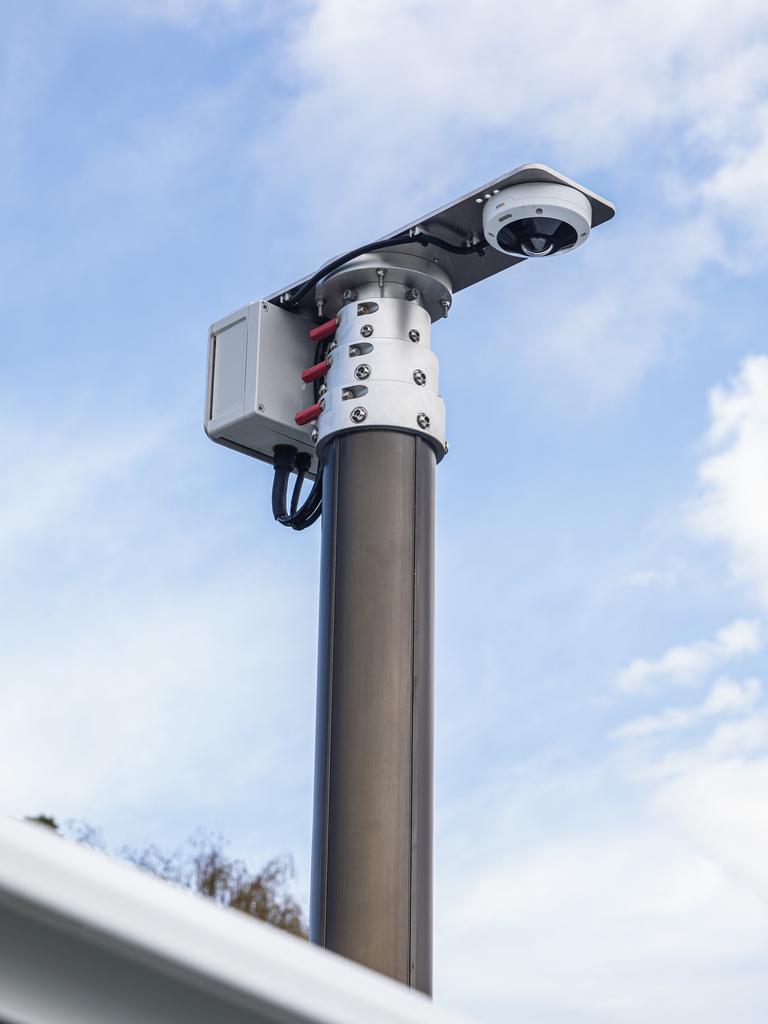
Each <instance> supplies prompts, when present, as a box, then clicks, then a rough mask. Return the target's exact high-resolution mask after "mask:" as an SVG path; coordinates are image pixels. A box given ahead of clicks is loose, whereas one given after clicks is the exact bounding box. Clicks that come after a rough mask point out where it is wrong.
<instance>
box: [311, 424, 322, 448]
mask: <svg viewBox="0 0 768 1024" xmlns="http://www.w3.org/2000/svg"><path fill="white" fill-rule="evenodd" d="M310 437H311V438H312V444H316V443H317V439H318V437H320V431H319V430H318V429H317V427H312V433H311V434H310Z"/></svg>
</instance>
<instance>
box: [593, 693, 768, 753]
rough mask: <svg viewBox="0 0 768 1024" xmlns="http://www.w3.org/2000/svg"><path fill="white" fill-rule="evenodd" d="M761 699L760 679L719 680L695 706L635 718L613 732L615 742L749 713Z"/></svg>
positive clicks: (667, 709)
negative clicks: (741, 681) (706, 720)
mask: <svg viewBox="0 0 768 1024" xmlns="http://www.w3.org/2000/svg"><path fill="white" fill-rule="evenodd" d="M761 696H762V685H761V683H760V680H759V679H755V678H751V679H747V680H745V682H743V683H738V682H735V681H734V680H732V679H727V678H723V679H718V680H717V682H716V683H715V685H714V686H713V687H712V689H711V690H710V692H709V694H708V695H707V697H706V699H705V700H704V701H702V703H701V704H698V705H696V706H694V707H687V708H683V707H676V708H665V709H664V710H663V711H661V712H659V713H658V714H655V715H644V716H643V717H642V718H636V719H634V720H633V721H631V722H627V724H626V725H623V726H621V727H620V728H619V729H617V730H616V731H615V732H614V734H613V735H614V737H615V738H616V739H639V738H643V737H646V736H653V735H656V734H658V733H668V732H675V731H677V730H680V729H686V728H688V727H689V726H691V725H694V724H695V723H696V722H699V721H701V720H702V719H704V718H711V717H713V716H715V715H724V714H725V715H738V714H743V713H744V712H745V711H750V710H751V709H752V708H753V707H754V706H755V705H756V704H757V703H758V702H759V700H760V698H761Z"/></svg>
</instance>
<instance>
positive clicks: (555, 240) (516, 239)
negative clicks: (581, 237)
mask: <svg viewBox="0 0 768 1024" xmlns="http://www.w3.org/2000/svg"><path fill="white" fill-rule="evenodd" d="M496 241H497V242H498V243H499V246H500V247H501V248H502V249H504V251H505V252H509V253H513V254H514V255H516V256H552V255H553V254H554V253H556V252H561V251H562V250H563V249H570V247H571V246H572V245H575V244H576V242H577V241H578V235H577V233H576V229H575V228H573V227H571V225H570V224H566V223H565V222H564V221H562V220H558V219H557V218H556V217H525V218H524V219H523V220H515V221H512V223H511V224H505V225H504V227H503V228H502V229H501V230H500V231H499V233H498V234H497V235H496Z"/></svg>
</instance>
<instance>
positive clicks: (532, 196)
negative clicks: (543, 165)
mask: <svg viewBox="0 0 768 1024" xmlns="http://www.w3.org/2000/svg"><path fill="white" fill-rule="evenodd" d="M591 228H592V205H591V203H590V201H589V199H588V198H587V197H586V196H585V195H584V194H583V193H582V192H579V190H578V189H575V188H570V187H569V186H568V185H555V184H552V183H548V182H528V183H525V184H521V185H511V186H510V187H509V188H505V189H502V190H501V191H500V192H498V193H497V194H496V195H494V196H492V197H491V198H490V199H488V200H486V202H485V205H484V206H483V232H484V234H485V237H486V238H487V240H488V243H489V245H492V246H493V248H494V249H498V251H499V252H503V253H504V254H505V255H507V256H516V257H518V258H522V259H531V258H538V259H540V258H541V257H543V256H556V255H558V254H560V253H564V252H571V251H572V250H573V249H577V248H578V247H579V246H580V245H583V243H584V242H586V240H587V238H588V237H589V232H590V230H591Z"/></svg>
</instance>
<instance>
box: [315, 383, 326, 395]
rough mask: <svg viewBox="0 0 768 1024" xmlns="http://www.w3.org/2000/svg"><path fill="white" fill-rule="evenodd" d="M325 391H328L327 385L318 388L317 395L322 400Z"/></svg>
mask: <svg viewBox="0 0 768 1024" xmlns="http://www.w3.org/2000/svg"><path fill="white" fill-rule="evenodd" d="M327 390H328V385H327V384H321V385H320V387H319V388H318V391H317V393H318V395H320V397H321V398H322V397H323V395H324V394H325V393H326V391H327Z"/></svg>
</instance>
